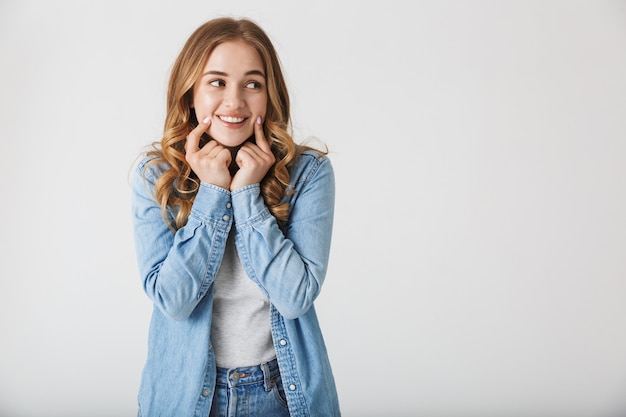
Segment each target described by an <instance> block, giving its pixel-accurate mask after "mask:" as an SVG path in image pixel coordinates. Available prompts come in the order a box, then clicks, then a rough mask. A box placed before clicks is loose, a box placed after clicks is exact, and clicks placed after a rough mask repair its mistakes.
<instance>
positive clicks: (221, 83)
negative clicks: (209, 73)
mask: <svg viewBox="0 0 626 417" xmlns="http://www.w3.org/2000/svg"><path fill="white" fill-rule="evenodd" d="M209 85H212V86H213V87H224V86H225V85H226V83H225V82H224V80H211V81H209Z"/></svg>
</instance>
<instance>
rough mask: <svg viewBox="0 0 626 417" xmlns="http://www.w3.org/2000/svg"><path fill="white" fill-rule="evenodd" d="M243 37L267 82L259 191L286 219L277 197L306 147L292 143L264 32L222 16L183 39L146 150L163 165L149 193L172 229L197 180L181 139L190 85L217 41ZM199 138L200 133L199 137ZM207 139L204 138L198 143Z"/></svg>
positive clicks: (183, 217)
mask: <svg viewBox="0 0 626 417" xmlns="http://www.w3.org/2000/svg"><path fill="white" fill-rule="evenodd" d="M235 40H243V41H245V42H247V43H248V44H250V45H251V46H252V47H254V48H255V49H256V50H257V52H258V53H259V55H260V57H261V60H262V61H263V65H264V66H265V74H266V78H267V79H266V84H267V96H268V101H267V111H266V115H265V123H264V133H265V137H267V138H271V140H272V142H271V144H272V145H271V149H272V152H273V154H274V156H275V159H276V161H275V163H274V165H273V166H272V167H271V168H270V170H269V171H268V173H267V175H266V176H265V178H264V179H263V180H262V181H261V194H262V195H263V199H264V201H265V204H266V205H267V207H268V208H269V210H270V212H271V213H272V214H273V215H274V217H276V219H278V221H279V223H283V222H285V221H286V220H287V217H288V215H289V204H288V203H284V202H283V201H282V200H283V198H284V196H285V195H286V193H288V192H290V191H289V190H288V187H289V181H290V170H289V169H290V167H291V166H292V165H293V163H294V162H295V159H296V158H297V157H298V155H300V154H301V153H302V151H304V149H306V148H308V147H307V146H303V145H297V144H296V143H295V142H294V140H293V137H292V134H291V131H292V126H291V120H290V108H289V94H288V92H287V86H286V84H285V80H284V77H283V74H282V70H281V66H280V61H279V59H278V55H277V54H276V51H275V49H274V46H273V45H272V42H271V41H270V39H269V37H268V36H267V35H266V33H265V32H264V31H263V30H262V29H261V28H260V27H259V26H258V25H257V24H256V23H254V22H252V21H251V20H249V19H233V18H228V17H223V18H217V19H213V20H210V21H208V22H206V23H205V24H203V25H202V26H200V27H199V28H198V29H196V30H195V32H193V33H192V35H191V36H190V37H189V39H188V40H187V42H186V43H185V45H184V46H183V48H182V50H181V52H180V54H179V55H178V58H177V59H176V61H175V63H174V66H173V68H172V72H171V74H170V79H169V84H168V90H167V113H166V119H165V127H164V131H163V137H162V139H161V141H160V142H155V143H153V149H152V150H151V151H149V152H148V155H149V156H150V157H151V161H150V163H149V164H147V167H148V166H150V165H154V164H158V165H161V164H164V165H165V166H166V167H167V169H166V170H165V171H164V172H163V173H162V174H161V176H160V177H159V178H158V179H157V181H156V184H155V188H154V196H155V200H156V202H157V203H158V204H159V205H160V206H161V212H162V214H163V219H164V221H165V222H166V223H167V224H168V226H169V227H170V228H171V229H172V230H176V229H179V228H181V227H182V226H184V225H185V224H186V223H187V219H188V217H189V213H190V212H191V206H192V204H193V201H194V199H195V196H196V194H197V192H198V189H199V186H200V181H199V179H198V177H197V176H196V174H195V173H194V172H193V171H192V170H191V167H190V166H189V164H188V163H187V161H186V159H185V150H184V146H185V140H186V138H187V135H188V134H189V132H191V130H192V129H193V128H194V127H196V126H197V124H198V121H197V119H196V115H195V112H194V111H193V109H192V103H193V87H194V84H195V82H196V80H197V79H198V78H199V77H200V75H201V73H202V69H203V67H204V65H205V63H206V61H207V59H208V58H209V55H210V54H211V52H212V51H213V50H214V49H215V47H216V46H217V45H219V44H221V43H224V42H228V41H235ZM203 136H205V135H203ZM206 140H208V139H207V138H206V137H205V138H204V142H202V141H201V146H202V145H203V144H204V143H206ZM173 207H178V212H177V214H176V217H175V219H174V220H173V221H172V220H171V219H170V218H169V217H168V211H169V209H170V208H173Z"/></svg>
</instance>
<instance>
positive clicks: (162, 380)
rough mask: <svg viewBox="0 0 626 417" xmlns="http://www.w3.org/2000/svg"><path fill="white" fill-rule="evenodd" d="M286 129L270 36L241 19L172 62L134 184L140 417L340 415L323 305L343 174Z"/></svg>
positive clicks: (190, 43) (216, 25)
mask: <svg viewBox="0 0 626 417" xmlns="http://www.w3.org/2000/svg"><path fill="white" fill-rule="evenodd" d="M290 126H291V125H290V109H289V96H288V93H287V88H286V85H285V81H284V78H283V75H282V71H281V68H280V63H279V60H278V57H277V55H276V52H275V49H274V47H273V46H272V43H271V41H270V40H269V38H268V37H267V35H266V34H265V33H264V32H263V30H262V29H261V28H260V27H259V26H258V25H256V24H255V23H253V22H252V21H250V20H246V19H241V20H235V19H231V18H219V19H214V20H211V21H209V22H207V23H205V24H204V25H202V26H200V27H199V28H198V29H197V30H196V31H195V32H194V33H193V34H192V35H191V37H190V38H189V39H188V40H187V42H186V44H185V45H184V47H183V49H182V51H181V52H180V54H179V56H178V58H177V60H176V62H175V65H174V67H173V69H172V73H171V76H170V81H169V86H168V94H167V115H166V121H165V128H164V134H163V138H162V139H161V141H160V142H159V143H155V144H154V149H153V150H151V151H150V152H148V153H147V155H145V156H144V157H143V158H142V159H141V161H140V162H139V163H138V164H137V167H136V169H135V172H134V177H133V196H132V210H133V221H134V230H135V243H136V249H137V259H138V264H139V270H140V274H141V277H142V279H143V286H144V290H145V292H146V294H147V295H148V296H149V297H150V299H151V300H152V302H153V303H154V310H153V315H152V320H151V324H150V332H149V343H148V356H147V361H146V364H145V368H144V371H143V374H142V381H141V387H140V390H139V415H140V416H150V417H152V416H162V417H163V416H175V417H185V416H189V417H191V416H208V415H211V416H222V415H237V416H243V415H246V416H264V417H267V416H338V415H340V411H339V404H338V400H337V393H336V387H335V382H334V378H333V375H332V371H331V367H330V363H329V361H328V356H327V352H326V347H325V344H324V340H323V338H322V334H321V331H320V328H319V324H318V321H317V317H316V314H315V309H314V307H313V302H314V300H315V299H316V297H317V296H318V295H319V293H320V290H321V286H322V283H323V281H324V277H325V275H326V270H327V265H328V257H329V252H330V242H331V232H332V222H333V210H334V174H333V169H332V166H331V163H330V161H329V160H328V158H327V156H326V155H325V154H324V153H323V152H320V151H316V150H314V149H312V148H309V147H305V146H301V145H296V144H295V143H294V140H293V138H292V136H291V134H290ZM235 411H236V413H237V414H227V413H233V412H235Z"/></svg>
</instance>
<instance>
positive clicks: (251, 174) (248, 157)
mask: <svg viewBox="0 0 626 417" xmlns="http://www.w3.org/2000/svg"><path fill="white" fill-rule="evenodd" d="M254 136H255V139H256V144H255V143H252V142H246V143H244V144H243V146H242V147H241V148H240V149H239V151H237V155H236V156H235V162H236V163H237V166H238V167H239V170H238V171H237V173H236V174H235V176H234V177H233V180H232V181H231V183H230V191H235V190H238V189H239V188H243V187H245V186H247V185H250V184H256V183H260V182H261V180H262V179H263V178H264V177H265V174H267V171H269V169H270V168H271V167H272V165H273V164H274V162H275V161H276V158H275V157H274V154H273V153H272V149H271V147H270V143H269V141H268V140H267V139H266V138H265V134H264V133H263V123H262V121H261V117H260V116H259V117H258V118H257V120H256V122H255V124H254Z"/></svg>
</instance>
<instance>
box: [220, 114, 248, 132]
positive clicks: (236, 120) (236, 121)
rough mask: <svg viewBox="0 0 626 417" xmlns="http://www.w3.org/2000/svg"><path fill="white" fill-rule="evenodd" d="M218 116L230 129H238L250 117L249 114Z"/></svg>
mask: <svg viewBox="0 0 626 417" xmlns="http://www.w3.org/2000/svg"><path fill="white" fill-rule="evenodd" d="M216 116H217V119H218V120H219V121H220V122H221V124H222V125H223V126H226V127H227V128H230V129H237V128H239V127H241V126H243V125H244V124H245V123H246V121H248V119H249V117H248V116H244V115H241V114H218V115H216Z"/></svg>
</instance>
